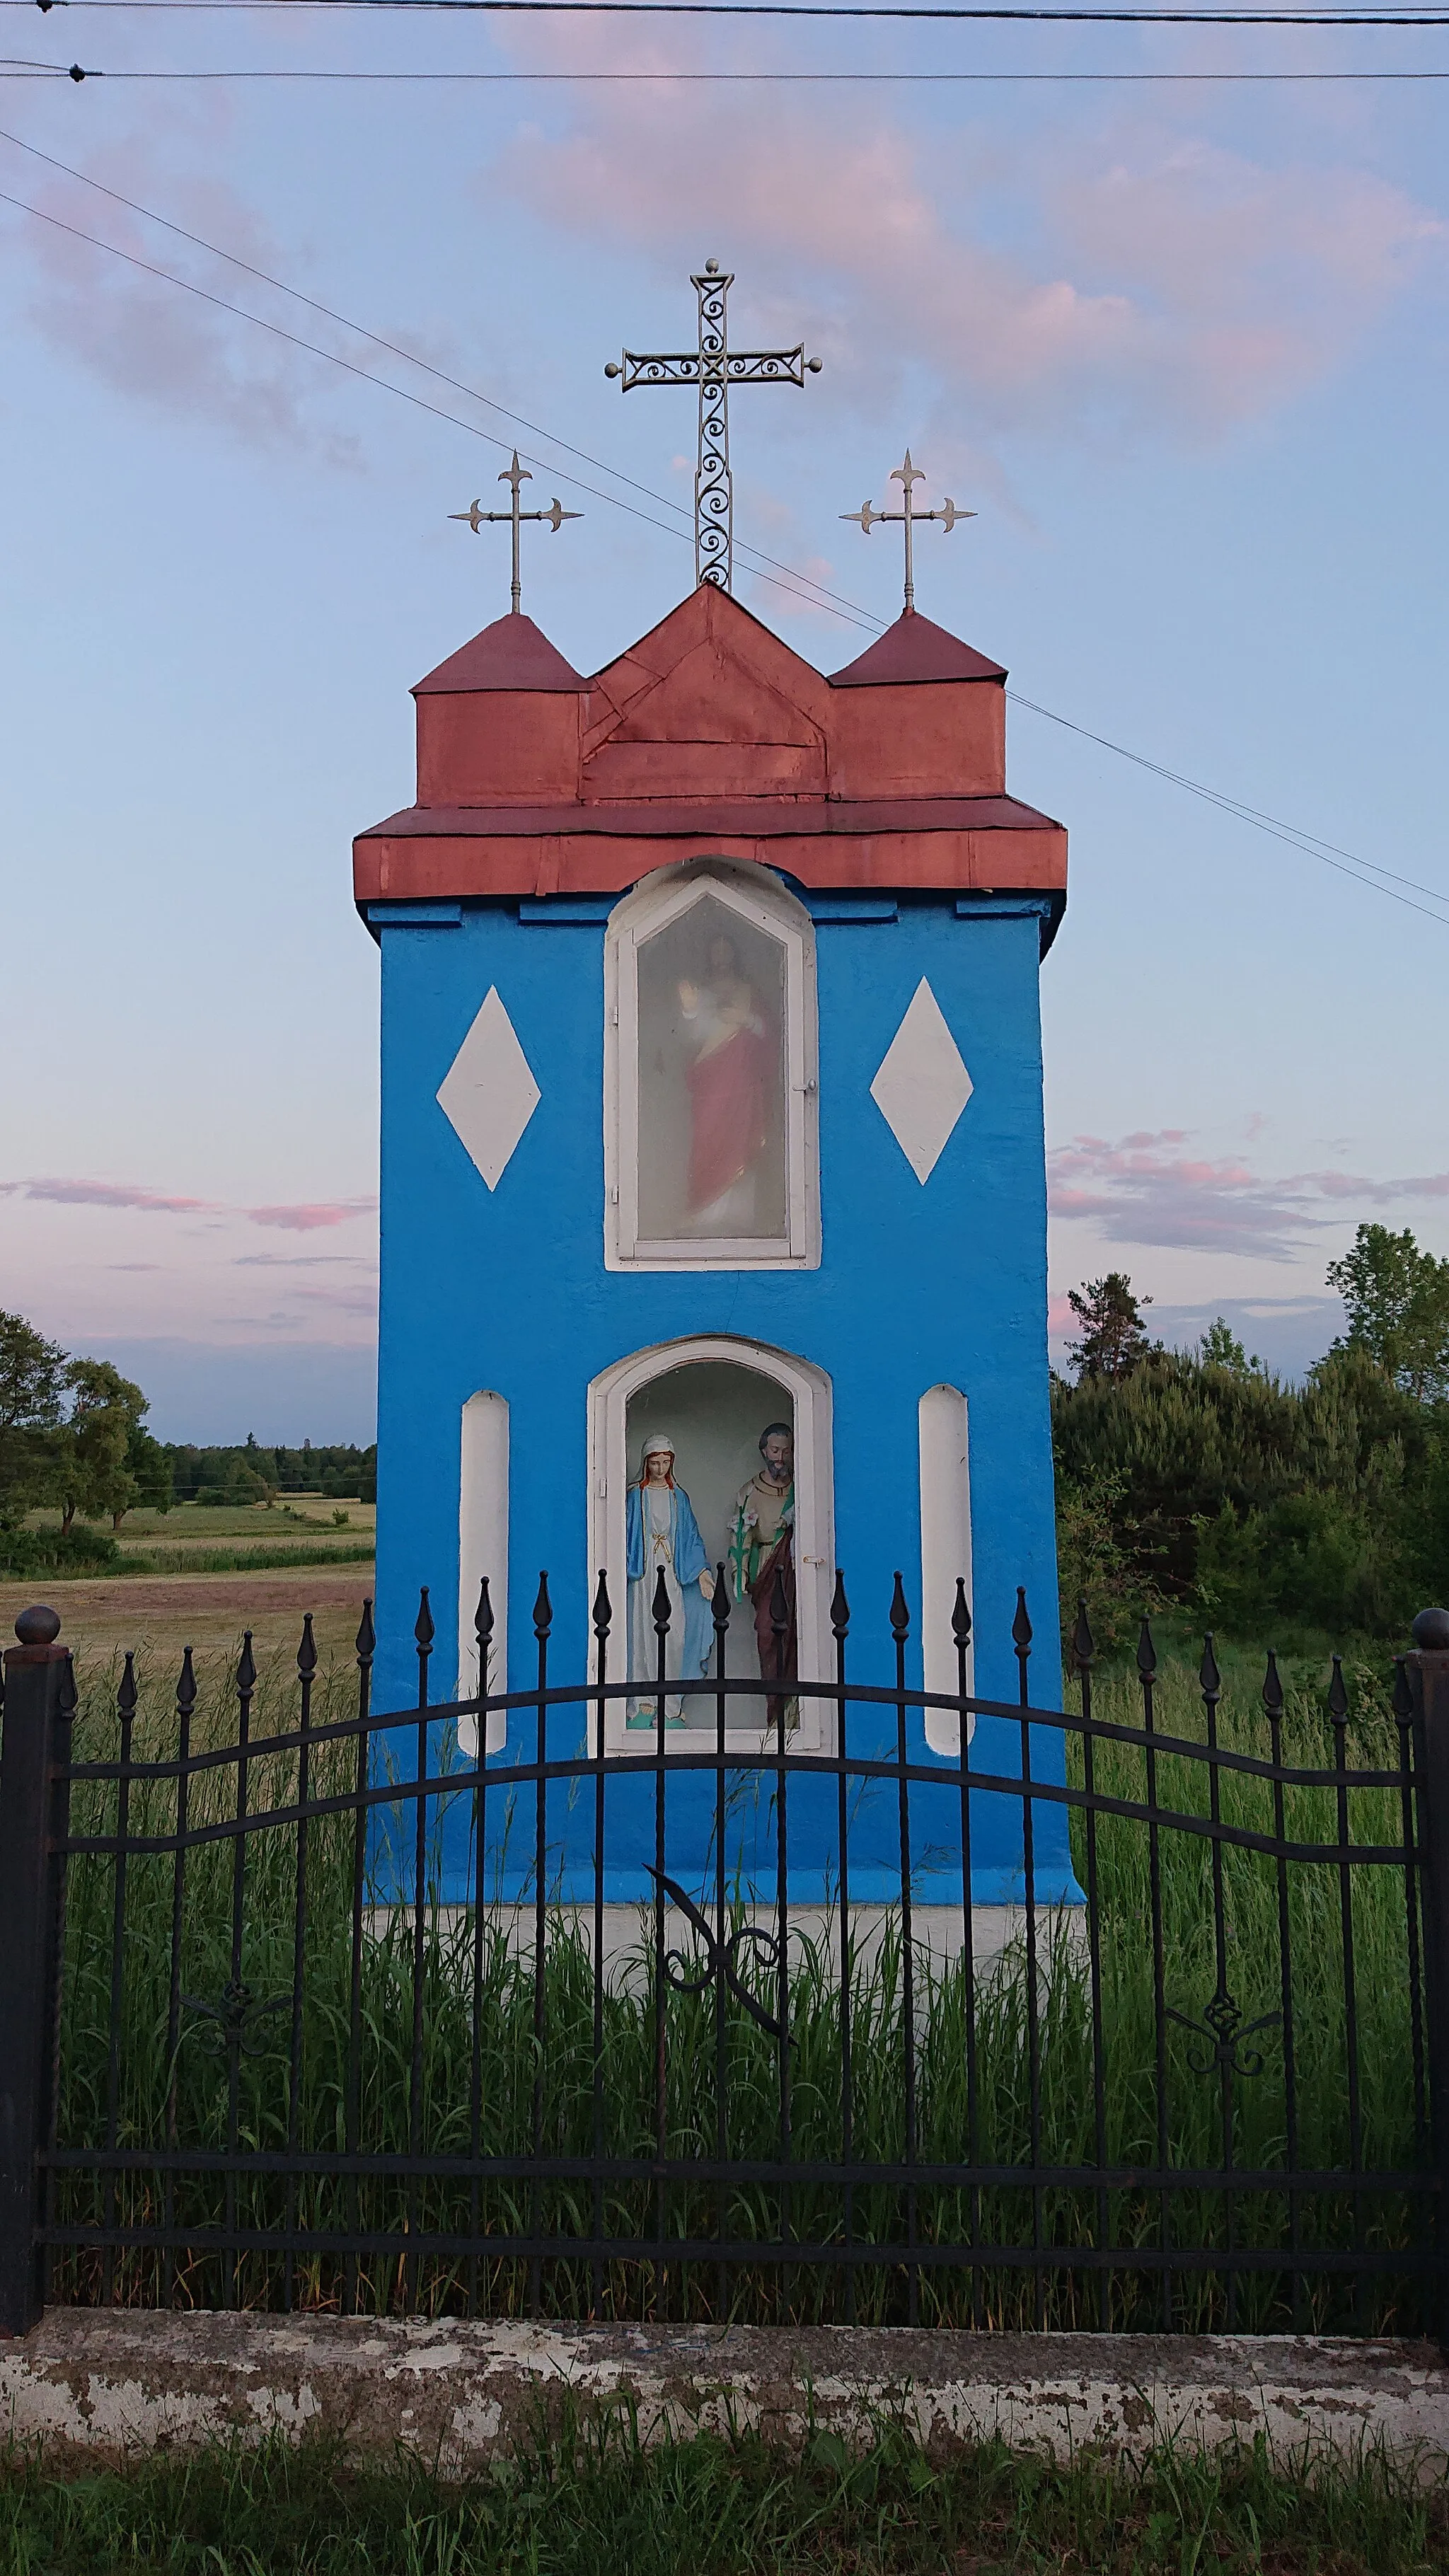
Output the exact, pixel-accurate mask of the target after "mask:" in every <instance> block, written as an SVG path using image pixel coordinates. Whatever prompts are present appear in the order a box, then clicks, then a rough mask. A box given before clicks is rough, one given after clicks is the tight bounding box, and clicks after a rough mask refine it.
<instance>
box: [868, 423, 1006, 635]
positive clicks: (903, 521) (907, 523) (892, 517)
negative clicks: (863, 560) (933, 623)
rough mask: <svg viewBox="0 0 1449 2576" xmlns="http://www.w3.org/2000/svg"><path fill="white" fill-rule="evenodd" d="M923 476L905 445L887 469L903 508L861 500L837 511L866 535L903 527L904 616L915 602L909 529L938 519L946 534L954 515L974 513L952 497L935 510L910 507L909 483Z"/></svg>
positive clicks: (972, 516) (950, 528) (955, 519)
mask: <svg viewBox="0 0 1449 2576" xmlns="http://www.w3.org/2000/svg"><path fill="white" fill-rule="evenodd" d="M925 479H926V478H925V475H924V474H923V473H922V471H921V468H920V467H919V465H913V464H912V463H911V451H910V449H909V448H907V449H906V461H905V463H904V465H897V466H894V467H893V468H892V470H891V481H892V482H893V483H902V484H904V486H905V495H904V497H905V508H904V509H903V510H873V509H872V508H871V506H870V503H869V501H864V502H862V504H861V506H860V508H859V509H858V510H842V511H841V513H840V515H841V517H842V519H849V520H850V522H851V524H852V526H853V527H858V528H861V529H863V530H864V532H865V534H866V535H867V536H869V535H870V532H871V529H872V528H884V527H887V526H889V525H892V524H894V525H895V526H896V527H903V528H904V529H905V532H906V614H907V616H909V615H910V614H911V612H912V611H913V610H914V608H915V605H916V578H915V569H916V568H915V561H914V557H913V553H912V548H911V531H912V529H913V528H918V527H919V526H920V524H921V522H922V520H923V519H939V520H940V522H941V525H942V527H943V528H944V530H945V532H946V534H947V536H948V537H949V535H950V533H951V530H952V529H953V528H954V527H955V525H956V522H957V520H958V519H974V518H975V516H976V513H975V511H974V510H958V509H957V507H956V504H955V502H954V501H944V502H943V503H942V505H941V507H940V509H939V510H914V509H912V507H911V486H912V484H913V483H924V481H925Z"/></svg>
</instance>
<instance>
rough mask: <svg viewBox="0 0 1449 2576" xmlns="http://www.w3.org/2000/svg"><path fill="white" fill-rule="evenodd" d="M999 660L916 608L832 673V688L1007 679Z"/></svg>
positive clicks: (908, 611)
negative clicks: (853, 658)
mask: <svg viewBox="0 0 1449 2576" xmlns="http://www.w3.org/2000/svg"><path fill="white" fill-rule="evenodd" d="M1005 677H1006V673H1005V671H1004V670H1003V669H1002V667H1001V664H1000V663H999V662H988V661H987V659H986V656H985V654H984V653H978V652H977V651H976V650H975V648H974V647H973V646H972V645H970V644H963V643H962V641H961V638H960V636H959V635H948V634H947V632H946V629H945V627H944V626H936V625H933V624H932V621H931V619H930V618H929V617H922V616H921V615H920V614H919V612H918V611H917V610H916V609H914V608H908V609H906V610H905V611H904V613H903V614H902V615H901V616H900V617H898V618H897V619H896V622H895V624H894V626H888V627H887V628H886V631H885V633H884V635H879V636H877V638H876V640H875V642H874V643H873V644H867V646H866V648H865V651H864V652H863V653H862V654H861V655H860V656H859V657H858V659H857V660H856V661H854V662H847V663H846V666H845V668H844V670H843V671H832V672H831V674H830V685H831V687H832V689H879V688H888V687H890V686H892V685H893V684H894V683H898V682H901V681H912V680H1004V679H1005Z"/></svg>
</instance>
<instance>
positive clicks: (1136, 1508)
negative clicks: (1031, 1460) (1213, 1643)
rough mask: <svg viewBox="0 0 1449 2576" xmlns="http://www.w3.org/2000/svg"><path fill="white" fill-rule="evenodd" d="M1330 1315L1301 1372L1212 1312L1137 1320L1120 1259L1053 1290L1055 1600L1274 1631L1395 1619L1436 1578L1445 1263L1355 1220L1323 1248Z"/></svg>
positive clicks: (1445, 1578)
mask: <svg viewBox="0 0 1449 2576" xmlns="http://www.w3.org/2000/svg"><path fill="white" fill-rule="evenodd" d="M1327 1277H1328V1284H1329V1286H1330V1287H1333V1288H1336V1289H1337V1290H1338V1292H1339V1294H1340V1296H1341V1297H1342V1299H1343V1303H1344V1309H1345V1315H1346V1329H1345V1331H1344V1332H1343V1333H1342V1334H1341V1335H1340V1336H1339V1338H1338V1339H1337V1340H1336V1341H1335V1342H1334V1343H1333V1345H1332V1347H1331V1349H1330V1350H1328V1351H1327V1352H1326V1353H1325V1354H1324V1356H1323V1358H1322V1359H1320V1360H1319V1361H1318V1362H1317V1363H1316V1364H1315V1365H1314V1366H1313V1367H1312V1368H1311V1369H1310V1370H1309V1371H1308V1374H1307V1376H1306V1378H1305V1380H1304V1381H1303V1383H1302V1384H1301V1385H1293V1384H1290V1383H1288V1382H1287V1381H1286V1380H1284V1379H1282V1378H1280V1377H1277V1376H1275V1375H1274V1374H1273V1373H1272V1371H1270V1370H1268V1369H1266V1368H1264V1367H1263V1365H1262V1363H1261V1361H1260V1360H1258V1359H1257V1358H1255V1357H1251V1356H1250V1355H1249V1354H1248V1352H1247V1351H1246V1350H1245V1348H1244V1346H1243V1344H1242V1342H1241V1341H1240V1340H1239V1339H1238V1337H1237V1336H1236V1335H1235V1334H1234V1333H1233V1332H1232V1331H1231V1330H1230V1329H1229V1327H1228V1325H1227V1324H1226V1323H1225V1322H1224V1321H1223V1320H1222V1318H1221V1317H1219V1318H1218V1320H1217V1321H1216V1322H1215V1323H1214V1324H1213V1325H1212V1326H1211V1328H1210V1329H1209V1331H1208V1332H1207V1333H1206V1334H1204V1336H1203V1338H1202V1340H1201V1341H1200V1342H1199V1343H1198V1345H1197V1347H1196V1348H1195V1349H1193V1350H1189V1351H1176V1350H1167V1349H1165V1348H1164V1347H1163V1345H1162V1344H1161V1343H1160V1342H1156V1341H1154V1340H1153V1339H1152V1337H1151V1334H1150V1332H1149V1329H1148V1324H1147V1320H1146V1316H1145V1314H1144V1311H1143V1310H1144V1309H1145V1308H1146V1307H1147V1306H1149V1305H1150V1304H1151V1299H1150V1298H1147V1297H1139V1296H1138V1295H1137V1294H1136V1293H1135V1292H1134V1290H1133V1287H1132V1283H1131V1280H1130V1279H1129V1278H1128V1277H1127V1276H1126V1275H1125V1273H1123V1272H1121V1271H1110V1272H1108V1273H1107V1274H1106V1276H1105V1277H1103V1278H1101V1279H1094V1280H1091V1281H1089V1282H1088V1283H1087V1284H1086V1285H1085V1286H1084V1287H1082V1288H1079V1289H1074V1290H1073V1291H1072V1292H1071V1298H1070V1303H1071V1307H1072V1311H1073V1313H1074V1315H1075V1316H1076V1318H1077V1323H1078V1326H1079V1328H1080V1338H1079V1339H1078V1341H1077V1342H1076V1343H1075V1344H1074V1345H1073V1346H1072V1347H1071V1350H1070V1353H1069V1358H1070V1362H1071V1376H1070V1378H1068V1377H1063V1376H1057V1375H1054V1377H1053V1381H1052V1445H1053V1452H1054V1456H1055V1461H1056V1475H1057V1534H1058V1555H1059V1561H1060V1570H1061V1583H1062V1606H1063V1619H1064V1623H1065V1624H1066V1625H1068V1626H1069V1625H1070V1620H1071V1618H1072V1617H1074V1616H1075V1608H1076V1600H1077V1596H1078V1594H1079V1593H1084V1594H1085V1595H1086V1596H1087V1598H1088V1601H1089V1603H1090V1604H1091V1611H1092V1621H1093V1628H1094V1632H1095V1633H1097V1634H1098V1635H1099V1639H1100V1642H1101V1643H1103V1644H1104V1645H1112V1644H1117V1643H1121V1642H1122V1641H1123V1640H1124V1639H1125V1638H1126V1637H1127V1636H1128V1635H1129V1634H1130V1633H1131V1632H1132V1631H1133V1630H1134V1629H1135V1623H1136V1620H1137V1618H1138V1617H1139V1616H1140V1615H1141V1614H1142V1613H1143V1612H1152V1611H1154V1610H1162V1609H1171V1608H1181V1609H1183V1610H1185V1611H1188V1612H1190V1613H1191V1614H1192V1615H1193V1616H1194V1617H1195V1618H1198V1619H1201V1620H1202V1621H1203V1622H1204V1623H1205V1624H1206V1625H1208V1626H1217V1627H1220V1628H1221V1629H1222V1630H1224V1631H1226V1632H1228V1633H1230V1634H1231V1633H1238V1634H1241V1635H1243V1636H1245V1637H1248V1636H1250V1637H1252V1638H1254V1639H1255V1640H1257V1641H1260V1642H1262V1643H1264V1644H1280V1645H1287V1644H1289V1643H1291V1641H1292V1638H1293V1636H1294V1634H1295V1633H1301V1632H1305V1631H1312V1632H1323V1631H1328V1632H1330V1633H1332V1634H1335V1635H1337V1636H1338V1637H1340V1638H1344V1637H1349V1636H1352V1635H1362V1636H1373V1637H1390V1636H1401V1635H1402V1634H1403V1633H1404V1630H1405V1628H1406V1627H1407V1624H1408V1621H1409V1620H1410V1619H1411V1618H1412V1617H1413V1615H1414V1613H1415V1611H1416V1610H1419V1609H1421V1608H1422V1607H1423V1606H1424V1604H1425V1603H1426V1602H1427V1601H1434V1600H1440V1599H1443V1598H1444V1597H1445V1595H1446V1593H1449V1260H1439V1259H1437V1258H1436V1257H1435V1256H1434V1254H1432V1253H1428V1252H1423V1251H1421V1250H1420V1248H1419V1246H1418V1244H1417V1243H1416V1242H1415V1240H1414V1237H1413V1235H1412V1233H1410V1232H1408V1231H1407V1230H1405V1231H1404V1232H1403V1233H1402V1234H1394V1233H1392V1232H1391V1231H1390V1230H1389V1229H1388V1228H1387V1227H1386V1226H1382V1225H1361V1226H1360V1227H1359V1229H1358V1233H1357V1236H1356V1238H1355V1241H1354V1244H1353V1247H1352V1249H1351V1251H1349V1252H1348V1253H1347V1254H1345V1256H1344V1258H1343V1259H1342V1260H1341V1261H1335V1262H1333V1263H1331V1264H1330V1265H1329V1269H1328V1273H1327Z"/></svg>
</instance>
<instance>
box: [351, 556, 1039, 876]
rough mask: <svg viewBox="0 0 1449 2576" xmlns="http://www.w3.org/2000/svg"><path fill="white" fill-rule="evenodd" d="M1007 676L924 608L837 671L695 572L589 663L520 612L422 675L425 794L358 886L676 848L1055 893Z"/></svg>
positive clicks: (629, 867) (681, 852)
mask: <svg viewBox="0 0 1449 2576" xmlns="http://www.w3.org/2000/svg"><path fill="white" fill-rule="evenodd" d="M1005 678H1006V674H1005V672H1004V671H1003V670H1002V668H1001V666H1000V664H999V663H996V662H989V661H988V660H987V659H986V657H985V655H984V654H981V653H977V652H974V651H973V650H972V648H971V646H970V645H969V644H963V643H962V642H961V641H960V639H959V638H958V637H957V636H954V635H949V634H948V633H947V632H946V630H945V628H944V627H940V626H936V625H934V624H933V623H932V621H931V619H930V618H928V617H921V616H918V615H917V614H915V613H914V612H911V613H909V614H907V615H906V616H904V617H902V618H899V619H898V620H897V622H896V624H895V625H894V626H891V627H889V628H888V629H887V631H886V633H885V634H884V635H882V636H881V637H880V638H879V639H878V641H877V642H876V643H874V644H872V645H870V646H869V647H868V648H867V650H866V651H865V652H864V653H862V654H860V655H859V656H858V657H857V659H856V660H855V661H854V662H851V663H849V664H847V666H846V668H845V669H844V670H843V671H839V672H837V673H836V675H835V677H834V678H833V679H830V680H827V679H823V678H822V677H821V675H820V673H819V672H818V671H816V670H814V669H812V668H811V665H810V664H809V663H808V662H806V661H804V660H802V658H801V656H800V655H799V654H798V653H795V652H792V651H791V649H790V647H789V646H788V645H787V644H783V643H782V642H781V641H780V638H779V637H778V636H777V635H773V634H772V633H771V632H770V629H769V628H768V627H767V626H765V625H763V624H762V623H761V621H760V620H759V619H758V618H757V617H753V616H751V614H750V612H749V610H748V609H746V608H742V607H741V606H740V603H739V601H738V600H737V599H733V598H732V597H731V596H730V594H729V592H728V591H724V590H719V589H716V588H714V587H713V586H712V585H710V584H708V583H706V584H704V585H702V586H701V587H700V588H699V589H697V590H694V591H691V592H690V594H689V596H688V597H687V598H686V599H683V600H681V601H680V603H679V605H678V607H677V608H674V609H671V611H670V613H669V615H668V616H667V617H665V618H662V619H661V620H660V622H659V624H658V625H657V626H655V627H653V628H651V630H650V632H649V633H648V634H647V635H643V636H641V637H640V639H639V641H638V642H637V643H636V644H632V645H630V647H629V649H628V651H627V652H625V653H622V654H620V655H619V657H618V659H617V660H616V661H613V662H611V663H609V664H608V666H607V667H606V668H605V669H604V670H602V671H600V672H599V673H598V674H597V676H596V677H595V678H594V679H592V680H585V679H581V678H580V676H579V674H578V673H577V672H576V671H574V670H571V669H570V667H569V665H568V663H567V662H566V661H565V660H564V658H563V656H562V654H561V653H559V652H557V651H556V650H555V648H554V646H553V645H552V644H550V642H549V641H548V638H547V636H545V635H543V634H541V633H540V632H539V629H538V628H537V627H536V626H535V625H534V623H533V621H532V619H531V618H528V617H524V616H521V615H518V614H516V613H515V614H514V615H512V616H509V617H500V618H499V619H498V620H497V622H496V623H495V624H494V625H492V626H488V627H485V628H484V631H483V633H482V634H481V635H475V636H474V638H473V641H472V642H471V644H465V645H464V646H463V648H462V650H461V651H460V652H457V653H454V654H452V655H451V656H450V658H449V659H448V660H447V661H446V662H443V663H441V664H440V665H439V667H438V669H437V670H436V671H432V672H430V673H429V675H428V677H427V678H426V679H425V680H422V681H420V682H419V683H418V687H417V690H416V692H415V695H416V697H417V702H418V801H417V803H416V804H415V805H414V806H412V807H411V808H410V809H409V810H408V811H407V812H406V813H402V814H394V815H392V816H391V817H390V818H389V819H388V821H386V822H384V823H377V824H374V826H373V828H372V830H371V831H369V832H364V833H362V834H361V835H360V836H359V838H358V840H357V841H356V843H355V844H354V882H355V886H356V892H357V900H358V902H359V903H361V904H367V903H372V902H387V901H402V902H406V901H409V900H412V901H417V900H429V899H433V900H436V899H442V900H445V901H455V900H458V899H461V898H466V897H468V896H489V895H491V896H499V895H502V896H510V895H511V896H519V895H549V894H568V893H576V894H611V895H612V894H619V893H622V892H623V891H624V890H625V889H626V888H627V887H629V886H631V885H634V884H636V883H637V881H638V879H639V878H640V877H642V876H645V875H647V874H648V873H649V871H650V870H651V869H653V868H660V867H667V866H669V865H671V864H672V863H673V862H675V861H677V860H680V859H689V858H705V857H718V858H734V859H742V860H753V861H755V862H757V863H759V864H760V865H763V866H766V867H771V868H775V869H777V870H779V871H780V872H781V873H783V874H784V875H786V876H790V877H793V878H795V879H796V881H797V882H798V883H800V884H802V885H805V886H811V887H819V888H822V889H824V888H827V887H828V888H836V889H840V890H842V891H843V890H845V889H848V888H857V887H859V888H866V887H880V888H896V889H905V888H909V887H919V888H922V889H926V888H930V889H935V890H939V891H942V892H946V891H953V890H954V891H959V892H962V893H969V892H973V891H974V892H980V893H995V894H1004V893H1009V892H1013V891H1016V890H1022V891H1030V892H1033V893H1052V894H1056V895H1060V894H1061V892H1062V890H1063V889H1064V888H1065V885H1066V876H1067V836H1066V833H1065V832H1064V831H1063V829H1062V827H1061V825H1060V824H1059V823H1054V822H1053V821H1052V820H1051V818H1050V816H1049V815H1046V814H1038V813H1036V812H1035V811H1034V810H1033V809H1032V807H1031V806H1029V805H1021V804H1018V803H1017V801H1016V799H1015V798H1014V797H1011V796H1008V794H1007V792H1006V733H1005V722H1006V692H1005V688H1004V686H1003V683H1004V681H1005Z"/></svg>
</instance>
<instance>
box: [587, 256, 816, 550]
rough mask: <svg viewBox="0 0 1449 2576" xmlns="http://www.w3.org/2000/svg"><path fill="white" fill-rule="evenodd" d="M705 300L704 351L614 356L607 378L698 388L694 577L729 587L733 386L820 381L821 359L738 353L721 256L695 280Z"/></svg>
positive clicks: (629, 388) (631, 386)
mask: <svg viewBox="0 0 1449 2576" xmlns="http://www.w3.org/2000/svg"><path fill="white" fill-rule="evenodd" d="M689 282H690V285H691V286H692V287H693V288H694V291H695V293H696V295H697V296H698V298H699V347H698V349H673V350H655V351H653V352H648V353H641V352H639V351H637V350H634V349H626V350H625V351H624V355H623V360H622V362H620V361H618V360H615V359H610V361H609V364H608V365H607V366H606V367H605V369H604V373H605V375H606V376H618V377H622V379H623V390H624V392H625V393H626V394H632V393H634V392H635V391H636V390H637V388H638V387H639V386H640V385H698V387H699V462H698V464H697V465H696V467H695V475H694V578H695V580H696V581H697V582H704V581H709V582H713V583H714V585H715V587H716V589H718V590H728V589H729V587H730V584H731V581H732V579H733V576H734V481H733V478H732V476H731V473H730V416H729V389H730V386H731V385H798V386H801V387H803V385H804V382H805V379H806V377H807V375H808V376H818V375H819V373H820V365H821V362H820V360H819V359H818V358H807V357H806V355H805V343H804V341H803V340H802V341H801V342H800V344H799V346H798V347H797V348H794V349H732V348H731V347H730V344H729V322H728V316H727V313H726V305H727V302H728V298H729V291H730V288H731V287H732V286H733V284H734V279H733V277H731V276H725V275H722V274H721V270H720V264H719V261H718V260H717V259H707V260H706V261H705V263H704V271H703V274H702V275H701V276H699V277H691V279H690V281H689Z"/></svg>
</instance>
